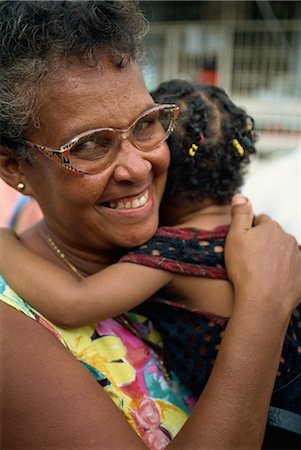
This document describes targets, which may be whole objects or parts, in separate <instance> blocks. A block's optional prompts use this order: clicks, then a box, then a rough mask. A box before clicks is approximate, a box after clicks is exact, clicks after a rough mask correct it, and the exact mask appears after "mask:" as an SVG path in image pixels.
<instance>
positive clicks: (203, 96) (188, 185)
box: [151, 80, 256, 204]
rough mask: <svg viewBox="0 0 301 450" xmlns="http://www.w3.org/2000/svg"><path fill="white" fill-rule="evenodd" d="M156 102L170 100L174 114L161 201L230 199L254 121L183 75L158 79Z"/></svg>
mask: <svg viewBox="0 0 301 450" xmlns="http://www.w3.org/2000/svg"><path fill="white" fill-rule="evenodd" d="M151 95H152V96H153V98H154V100H155V101H156V102H157V103H162V102H164V103H176V104H178V105H179V106H180V110H181V112H180V117H179V121H178V124H177V127H176V129H175V131H174V133H173V134H172V135H171V136H170V137H169V139H168V145H169V147H170V151H171V164H170V169H169V174H168V181H167V187H166V192H165V200H166V201H168V199H171V198H173V199H175V198H176V196H179V195H180V196H181V198H183V196H185V197H186V198H188V199H189V200H192V201H193V200H195V201H202V200H203V199H205V198H211V199H214V200H215V201H216V202H217V203H220V204H225V203H228V202H230V200H231V197H232V196H233V195H234V194H235V193H236V192H238V190H239V188H240V187H241V186H242V184H243V177H244V174H245V172H246V166H247V165H248V164H249V162H250V155H251V154H254V153H255V152H256V149H255V147H254V143H255V141H256V135H255V132H254V121H253V119H252V118H251V117H250V116H248V115H247V114H246V112H245V111H244V110H243V109H242V108H239V107H237V106H236V105H234V103H233V102H232V101H231V100H230V98H229V97H228V95H227V94H226V93H225V91H224V90H223V89H221V88H219V87H216V86H208V85H200V84H193V83H190V82H188V81H185V80H170V81H166V82H163V83H161V84H160V85H159V87H158V88H157V89H156V90H155V91H154V92H152V93H151Z"/></svg>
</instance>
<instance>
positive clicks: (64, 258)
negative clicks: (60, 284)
mask: <svg viewBox="0 0 301 450" xmlns="http://www.w3.org/2000/svg"><path fill="white" fill-rule="evenodd" d="M46 237H47V242H48V243H49V245H50V247H51V248H52V249H53V250H54V252H55V253H56V255H58V256H59V257H60V259H61V261H63V263H64V264H65V265H66V266H68V267H69V269H70V270H71V271H72V272H73V273H74V274H75V275H76V276H77V277H79V278H80V279H81V280H83V279H84V278H85V277H84V275H83V274H82V273H81V272H80V271H79V270H78V269H77V267H75V265H74V264H72V262H71V261H69V259H68V258H67V256H66V255H65V253H63V251H62V250H61V249H60V248H59V247H58V245H57V244H56V243H55V242H54V240H53V239H52V238H51V237H50V236H49V234H47V235H46Z"/></svg>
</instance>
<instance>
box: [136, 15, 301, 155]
mask: <svg viewBox="0 0 301 450" xmlns="http://www.w3.org/2000/svg"><path fill="white" fill-rule="evenodd" d="M146 45H147V58H148V59H147V65H146V68H145V71H144V72H145V78H146V82H147V85H148V87H149V88H150V89H152V88H154V87H156V86H157V84H158V83H159V82H161V81H163V80H166V79H169V78H176V77H181V78H187V79H190V80H197V81H200V82H205V83H212V84H217V85H219V86H221V87H223V88H224V89H226V91H227V92H228V93H229V94H230V95H231V97H232V98H233V99H234V101H235V102H236V103H237V104H239V105H241V106H244V107H245V108H246V109H247V110H248V112H249V113H250V114H251V115H253V116H254V117H255V120H256V123H257V128H258V129H259V130H261V132H262V139H261V144H260V146H259V150H277V149H278V148H283V147H284V146H285V148H287V149H288V148H293V147H296V146H297V145H298V144H300V139H301V21H300V20H293V21H280V22H276V21H264V22H263V21H242V22H222V23H221V22H210V23H207V22H206V23H201V22H189V23H183V22H181V23H175V22H173V23H172V24H171V23H170V22H169V23H158V24H152V25H151V28H150V32H149V35H148V36H147V39H146Z"/></svg>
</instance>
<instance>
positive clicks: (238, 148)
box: [232, 139, 245, 156]
mask: <svg viewBox="0 0 301 450" xmlns="http://www.w3.org/2000/svg"><path fill="white" fill-rule="evenodd" d="M232 145H233V147H234V148H235V150H236V151H237V153H238V154H239V156H243V155H244V153H245V149H244V148H243V146H242V145H241V144H240V143H239V142H238V140H237V139H233V141H232Z"/></svg>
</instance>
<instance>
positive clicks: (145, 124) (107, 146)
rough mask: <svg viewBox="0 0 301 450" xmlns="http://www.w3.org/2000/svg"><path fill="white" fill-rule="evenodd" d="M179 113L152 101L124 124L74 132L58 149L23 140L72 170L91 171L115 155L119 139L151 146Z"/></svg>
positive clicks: (146, 148) (147, 148)
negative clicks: (72, 136) (137, 115)
mask: <svg viewBox="0 0 301 450" xmlns="http://www.w3.org/2000/svg"><path fill="white" fill-rule="evenodd" d="M178 115H179V107H178V106H176V105H155V106H154V107H152V108H150V109H148V110H146V111H144V112H143V113H142V114H141V115H140V116H139V117H138V118H137V119H136V120H135V121H134V122H133V123H132V124H131V125H130V126H129V127H128V128H124V129H115V128H97V129H95V130H89V131H85V132H84V133H81V134H78V135H77V136H75V137H74V138H73V139H71V141H69V142H67V144H64V145H62V146H61V147H60V148H59V149H58V150H55V149H52V148H48V147H44V146H42V145H39V144H34V143H33V142H29V141H23V143H24V144H26V145H27V146H29V147H30V148H33V149H36V150H39V151H40V152H42V153H43V155H45V156H47V157H48V158H50V159H52V160H53V161H56V162H58V163H59V164H61V165H62V166H63V167H64V168H65V169H68V170H72V171H74V172H79V173H85V174H93V173H97V172H99V171H101V170H104V169H105V168H106V167H108V166H109V165H110V164H111V163H112V162H113V161H114V159H115V157H116V155H117V153H118V151H119V149H120V143H121V141H122V140H125V139H128V140H129V141H130V142H131V144H132V145H134V146H135V147H136V148H137V149H138V150H141V151H143V152H148V151H151V150H154V149H155V148H156V147H158V146H159V145H160V144H162V142H164V141H165V140H166V139H167V138H168V136H169V135H170V134H171V133H172V131H173V130H174V128H175V126H176V121H177V118H178Z"/></svg>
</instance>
